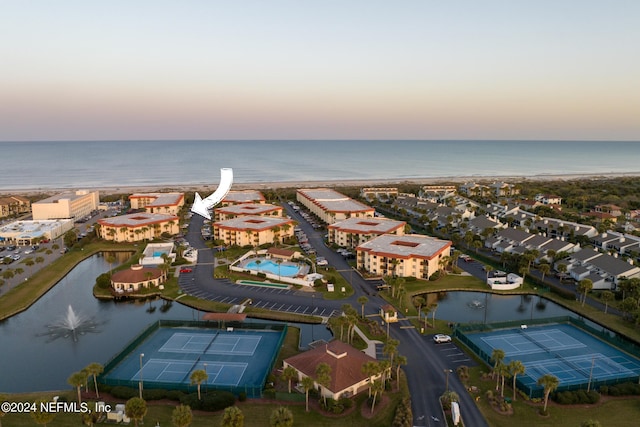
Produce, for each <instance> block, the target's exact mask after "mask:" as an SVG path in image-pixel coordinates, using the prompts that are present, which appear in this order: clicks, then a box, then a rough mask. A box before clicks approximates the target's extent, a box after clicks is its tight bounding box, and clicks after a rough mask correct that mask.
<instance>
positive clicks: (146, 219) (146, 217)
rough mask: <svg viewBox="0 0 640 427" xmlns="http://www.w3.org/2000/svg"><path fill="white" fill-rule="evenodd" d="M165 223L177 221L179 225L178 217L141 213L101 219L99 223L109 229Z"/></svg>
mask: <svg viewBox="0 0 640 427" xmlns="http://www.w3.org/2000/svg"><path fill="white" fill-rule="evenodd" d="M165 221H175V222H176V224H177V223H178V217H177V216H175V215H165V214H159V213H147V212H140V213H133V214H129V215H120V216H114V217H111V218H104V219H99V220H98V223H99V224H100V225H105V226H107V227H142V226H145V225H147V224H154V223H159V222H165Z"/></svg>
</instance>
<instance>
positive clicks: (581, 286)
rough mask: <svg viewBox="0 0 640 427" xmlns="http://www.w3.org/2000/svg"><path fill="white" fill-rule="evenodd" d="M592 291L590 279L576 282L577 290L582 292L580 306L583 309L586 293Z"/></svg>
mask: <svg viewBox="0 0 640 427" xmlns="http://www.w3.org/2000/svg"><path fill="white" fill-rule="evenodd" d="M591 289H593V282H592V281H591V279H582V280H580V281H579V282H578V290H579V291H580V292H582V306H583V307H584V303H585V301H586V300H587V293H588V292H589V291H590V290H591Z"/></svg>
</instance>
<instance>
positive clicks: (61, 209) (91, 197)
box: [31, 190, 100, 220]
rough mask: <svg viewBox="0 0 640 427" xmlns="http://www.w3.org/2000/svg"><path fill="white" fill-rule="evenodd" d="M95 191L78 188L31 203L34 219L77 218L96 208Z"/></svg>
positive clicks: (96, 195)
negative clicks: (77, 189)
mask: <svg viewBox="0 0 640 427" xmlns="http://www.w3.org/2000/svg"><path fill="white" fill-rule="evenodd" d="M99 204H100V196H99V194H98V192H97V191H87V190H79V191H75V192H68V193H62V194H58V195H55V196H51V197H47V198H46V199H44V200H40V201H37V202H34V203H32V204H31V210H32V214H33V219H34V220H39V219H79V218H82V217H84V216H87V215H89V214H90V213H91V212H92V211H94V210H97V209H98V205H99Z"/></svg>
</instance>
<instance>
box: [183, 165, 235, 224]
mask: <svg viewBox="0 0 640 427" xmlns="http://www.w3.org/2000/svg"><path fill="white" fill-rule="evenodd" d="M231 184H233V169H231V168H222V169H220V185H218V188H216V191H214V192H213V194H211V195H210V196H209V197H207V198H206V199H203V198H201V197H200V194H198V193H196V197H195V199H194V201H193V206H192V207H191V212H193V213H197V214H198V215H200V216H203V217H205V218H207V219H209V220H210V219H211V215H210V214H209V209H211V208H212V207H214V206H215V205H217V204H218V203H220V201H221V200H222V199H224V198H225V196H226V195H227V194H228V193H229V190H230V189H231Z"/></svg>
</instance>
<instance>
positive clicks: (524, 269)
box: [518, 265, 529, 286]
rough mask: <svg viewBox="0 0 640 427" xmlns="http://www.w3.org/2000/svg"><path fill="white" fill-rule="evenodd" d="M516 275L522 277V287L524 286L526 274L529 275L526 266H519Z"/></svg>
mask: <svg viewBox="0 0 640 427" xmlns="http://www.w3.org/2000/svg"><path fill="white" fill-rule="evenodd" d="M518 273H520V274H521V275H522V285H524V279H525V277H527V274H528V273H529V267H527V266H526V265H521V266H520V268H519V269H518ZM522 285H520V286H522Z"/></svg>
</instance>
